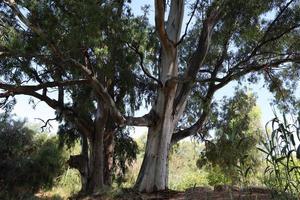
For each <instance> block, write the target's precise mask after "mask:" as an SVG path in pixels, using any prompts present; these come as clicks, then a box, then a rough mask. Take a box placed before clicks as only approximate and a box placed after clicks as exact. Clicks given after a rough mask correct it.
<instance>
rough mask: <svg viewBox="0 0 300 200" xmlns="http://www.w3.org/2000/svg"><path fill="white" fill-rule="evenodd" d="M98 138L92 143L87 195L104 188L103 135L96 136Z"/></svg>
mask: <svg viewBox="0 0 300 200" xmlns="http://www.w3.org/2000/svg"><path fill="white" fill-rule="evenodd" d="M95 135H96V137H95V138H94V140H92V141H91V142H90V160H89V176H88V181H87V184H86V190H85V191H86V193H89V194H90V193H94V192H96V191H100V190H101V189H103V187H104V179H103V177H104V176H103V169H104V164H103V162H104V153H103V149H104V148H103V147H104V145H103V135H102V134H95Z"/></svg>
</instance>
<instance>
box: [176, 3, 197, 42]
mask: <svg viewBox="0 0 300 200" xmlns="http://www.w3.org/2000/svg"><path fill="white" fill-rule="evenodd" d="M199 1H200V0H196V2H195V5H194V8H193V11H192V13H191V16H190V18H189V21H188V22H187V23H186V25H185V30H184V33H183V35H182V36H181V38H180V39H179V41H178V42H177V43H176V45H175V46H178V45H179V44H180V43H182V41H183V40H184V38H185V36H186V35H187V31H188V28H189V25H190V23H191V21H192V19H193V17H194V15H195V12H196V10H197V7H198V4H199Z"/></svg>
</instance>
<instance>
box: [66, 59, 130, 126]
mask: <svg viewBox="0 0 300 200" xmlns="http://www.w3.org/2000/svg"><path fill="white" fill-rule="evenodd" d="M68 60H69V61H71V62H72V63H73V64H74V65H75V66H76V67H77V68H79V69H80V70H81V71H83V72H84V73H85V74H86V76H87V77H88V78H89V79H90V81H91V84H92V86H93V88H94V89H95V91H96V93H97V94H98V95H99V97H100V98H101V99H102V100H103V102H104V103H105V104H106V105H107V106H108V107H109V108H110V109H111V111H112V112H111V114H112V117H113V118H114V120H115V121H116V122H117V123H118V124H119V125H121V126H122V125H123V124H124V122H125V118H124V117H123V115H122V114H121V112H120V111H119V109H118V108H117V106H116V104H115V102H114V100H113V99H112V98H111V96H110V95H109V93H108V91H107V89H106V88H105V87H104V86H103V85H102V84H101V83H100V82H99V80H98V79H97V77H96V76H94V75H93V72H92V71H91V70H90V69H88V68H87V67H86V66H84V65H83V64H81V63H79V62H77V61H76V60H74V59H68Z"/></svg>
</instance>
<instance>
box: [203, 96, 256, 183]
mask: <svg viewBox="0 0 300 200" xmlns="http://www.w3.org/2000/svg"><path fill="white" fill-rule="evenodd" d="M255 101H256V99H255V96H254V95H253V94H246V93H244V92H243V91H237V92H236V93H235V96H234V97H232V98H230V99H225V100H224V105H223V106H222V107H221V108H220V110H221V113H220V114H219V117H217V118H215V119H216V121H215V122H213V123H215V125H214V126H215V127H217V129H216V130H215V136H214V139H212V140H211V141H209V140H206V145H205V146H206V147H205V151H204V152H203V153H202V158H201V159H200V160H199V161H198V166H201V165H203V164H204V163H205V161H208V162H209V164H210V165H213V166H218V168H219V169H220V170H221V171H222V172H223V173H224V175H225V176H226V177H227V178H229V181H230V182H231V183H232V184H238V183H245V181H246V180H247V179H246V177H247V175H249V173H251V172H252V173H253V174H254V173H255V172H256V169H257V166H258V162H259V159H260V155H259V152H258V150H257V149H256V146H257V144H258V142H259V141H260V139H261V137H262V129H261V127H260V112H259V109H258V107H256V106H255Z"/></svg>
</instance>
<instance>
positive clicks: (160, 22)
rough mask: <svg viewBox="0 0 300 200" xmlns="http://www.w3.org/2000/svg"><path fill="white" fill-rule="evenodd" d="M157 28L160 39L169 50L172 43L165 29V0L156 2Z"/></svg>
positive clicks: (156, 0)
mask: <svg viewBox="0 0 300 200" xmlns="http://www.w3.org/2000/svg"><path fill="white" fill-rule="evenodd" d="M154 6H155V28H156V31H157V32H158V36H159V39H160V41H161V43H162V46H163V48H164V49H165V50H168V49H169V46H170V42H169V38H168V35H167V32H166V29H165V17H164V16H165V6H164V0H155V4H154Z"/></svg>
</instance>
